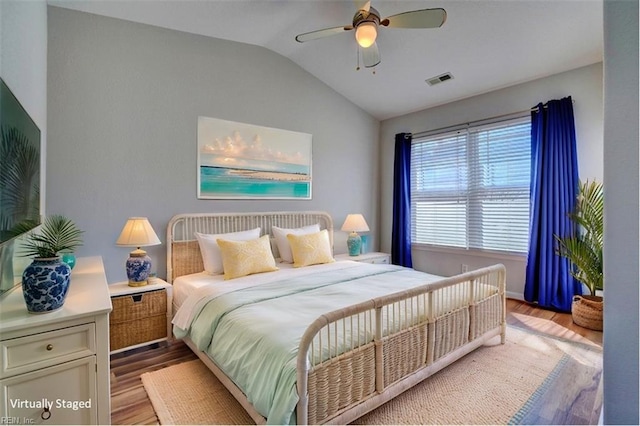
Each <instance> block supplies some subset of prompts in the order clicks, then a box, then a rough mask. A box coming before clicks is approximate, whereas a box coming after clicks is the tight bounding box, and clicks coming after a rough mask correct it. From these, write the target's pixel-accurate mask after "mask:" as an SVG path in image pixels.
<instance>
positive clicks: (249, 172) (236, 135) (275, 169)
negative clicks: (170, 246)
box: [198, 117, 312, 200]
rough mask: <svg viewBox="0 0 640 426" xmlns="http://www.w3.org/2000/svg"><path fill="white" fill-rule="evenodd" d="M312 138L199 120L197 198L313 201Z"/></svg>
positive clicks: (249, 126) (278, 131) (250, 126)
mask: <svg viewBox="0 0 640 426" xmlns="http://www.w3.org/2000/svg"><path fill="white" fill-rule="evenodd" d="M311 139H312V137H311V135H310V134H307V133H300V132H292V131H289V130H280V129H273V128H269V127H262V126H255V125H252V124H245V123H237V122H234V121H227V120H220V119H217V118H209V117H198V198H200V199H299V200H310V199H311Z"/></svg>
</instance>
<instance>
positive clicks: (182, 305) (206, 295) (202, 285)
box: [172, 260, 435, 329]
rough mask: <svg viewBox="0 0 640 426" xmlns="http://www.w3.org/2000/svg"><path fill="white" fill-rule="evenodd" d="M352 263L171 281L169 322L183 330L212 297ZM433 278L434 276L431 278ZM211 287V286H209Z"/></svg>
mask: <svg viewBox="0 0 640 426" xmlns="http://www.w3.org/2000/svg"><path fill="white" fill-rule="evenodd" d="M357 265H358V263H357V262H354V261H352V260H343V261H338V262H333V263H326V264H323V265H313V266H307V267H304V268H294V267H293V265H292V264H290V263H284V262H283V263H278V268H280V270H278V271H276V272H265V273H262V274H253V275H248V276H246V277H242V278H235V279H233V280H227V281H225V280H224V276H223V275H209V274H207V273H205V272H200V273H197V274H190V275H184V276H181V277H178V278H176V279H175V281H174V282H173V303H174V304H175V305H176V306H178V307H179V309H178V311H177V312H176V313H175V315H174V317H173V321H172V323H173V324H174V325H176V326H178V327H180V328H183V329H185V328H187V327H188V326H189V324H191V321H192V320H193V315H194V313H196V312H199V311H200V310H201V308H202V305H203V304H204V303H206V302H207V301H208V300H211V298H212V297H215V296H219V295H222V294H225V293H228V292H230V291H233V290H238V289H241V288H246V287H253V286H255V285H260V284H267V283H270V282H273V281H275V280H281V279H286V278H294V277H301V276H304V275H308V274H313V273H316V272H318V271H323V270H335V269H342V268H349V267H353V266H357ZM434 277H435V276H434ZM210 284H215V285H210Z"/></svg>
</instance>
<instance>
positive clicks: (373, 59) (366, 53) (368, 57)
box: [362, 43, 380, 68]
mask: <svg viewBox="0 0 640 426" xmlns="http://www.w3.org/2000/svg"><path fill="white" fill-rule="evenodd" d="M362 63H363V64H364V66H365V67H366V68H372V67H375V66H376V65H378V64H379V63H380V51H379V50H378V44H377V43H373V44H372V45H371V46H369V47H367V48H366V49H362Z"/></svg>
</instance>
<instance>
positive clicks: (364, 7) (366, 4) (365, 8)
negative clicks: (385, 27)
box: [360, 0, 371, 12]
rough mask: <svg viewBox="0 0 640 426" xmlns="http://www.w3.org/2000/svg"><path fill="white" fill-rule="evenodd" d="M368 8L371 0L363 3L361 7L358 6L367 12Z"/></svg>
mask: <svg viewBox="0 0 640 426" xmlns="http://www.w3.org/2000/svg"><path fill="white" fill-rule="evenodd" d="M369 9H371V0H369V1H368V2H366V3H365V4H364V6H362V7H361V8H360V10H364V11H365V12H368V11H369Z"/></svg>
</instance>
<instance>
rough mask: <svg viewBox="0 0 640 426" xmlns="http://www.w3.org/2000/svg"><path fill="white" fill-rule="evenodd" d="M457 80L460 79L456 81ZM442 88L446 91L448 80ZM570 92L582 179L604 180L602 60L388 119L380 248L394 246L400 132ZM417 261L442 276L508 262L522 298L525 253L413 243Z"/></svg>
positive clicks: (512, 289)
mask: <svg viewBox="0 0 640 426" xmlns="http://www.w3.org/2000/svg"><path fill="white" fill-rule="evenodd" d="M453 82H454V83H455V80H454V81H453ZM438 87H441V88H442V90H446V84H443V85H442V86H438ZM569 95H571V96H572V98H573V99H574V114H575V121H576V139H577V145H578V163H579V169H580V176H581V178H583V179H593V178H596V179H598V180H600V181H602V175H603V172H602V167H603V164H602V150H603V137H602V135H603V130H602V127H603V112H602V63H597V64H593V65H589V66H586V67H582V68H578V69H576V70H572V71H568V72H564V73H561V74H556V75H553V76H550V77H546V78H542V79H539V80H535V81H531V82H528V83H523V84H519V85H516V86H512V87H508V88H505V89H501V90H497V91H494V92H490V93H486V94H483V95H479V96H474V97H472V98H468V99H463V100H461V101H457V102H452V103H450V104H446V105H442V106H439V107H435V108H430V109H426V110H423V111H419V112H415V113H412V114H408V115H404V116H401V117H396V118H393V119H389V120H385V121H383V122H382V123H381V126H380V144H381V145H380V147H381V148H380V149H381V158H382V159H383V161H382V164H381V166H380V172H381V188H380V194H381V199H380V209H381V213H380V218H381V225H382V227H381V233H380V235H381V249H382V251H389V250H390V249H391V225H392V217H393V210H392V199H393V155H394V145H395V142H394V135H395V134H396V133H400V132H421V131H425V130H432V129H438V128H442V127H446V126H451V125H456V124H461V123H466V122H469V121H474V120H482V119H485V118H489V117H494V116H499V115H502V114H510V113H513V112H517V111H523V110H526V109H528V108H531V107H533V106H534V105H536V104H537V103H538V102H546V101H548V100H550V99H560V98H562V97H565V96H569ZM412 256H413V266H414V268H416V269H419V270H422V271H427V272H431V273H434V274H439V275H454V274H458V273H460V272H461V265H462V264H465V265H468V266H469V268H470V269H475V268H480V267H483V266H488V265H491V264H494V263H503V264H504V265H505V266H506V267H507V292H508V296H509V297H513V298H517V299H522V298H523V291H524V276H525V268H526V260H527V259H526V256H525V255H508V256H506V255H496V254H490V253H484V252H479V251H467V250H458V249H435V248H426V247H420V248H416V247H414V248H413V250H412Z"/></svg>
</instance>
